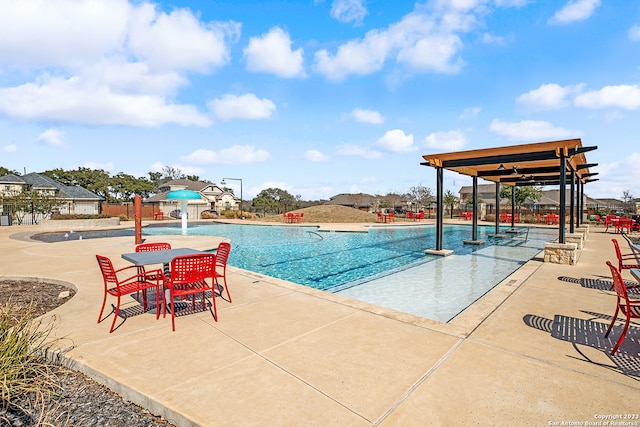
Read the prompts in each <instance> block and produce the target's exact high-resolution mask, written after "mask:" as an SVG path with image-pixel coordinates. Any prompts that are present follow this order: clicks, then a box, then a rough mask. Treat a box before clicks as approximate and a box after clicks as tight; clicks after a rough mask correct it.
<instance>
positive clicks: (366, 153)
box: [336, 144, 382, 159]
mask: <svg viewBox="0 0 640 427" xmlns="http://www.w3.org/2000/svg"><path fill="white" fill-rule="evenodd" d="M336 154H337V155H339V156H358V157H364V158H365V159H377V158H379V157H381V156H382V153H381V152H379V151H376V150H373V149H371V148H367V147H362V146H360V145H352V144H347V145H342V146H340V147H338V150H337V151H336Z"/></svg>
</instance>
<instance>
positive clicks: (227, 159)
mask: <svg viewBox="0 0 640 427" xmlns="http://www.w3.org/2000/svg"><path fill="white" fill-rule="evenodd" d="M270 157H271V155H270V154H269V152H267V151H265V150H256V148H255V147H253V146H249V145H234V146H232V147H229V148H224V149H222V150H220V151H217V152H216V151H211V150H205V149H199V150H196V151H194V152H193V153H191V154H189V155H188V156H184V157H181V158H180V160H182V161H183V162H186V163H189V164H195V165H211V164H218V163H222V164H242V163H259V162H264V161H266V160H268V159H269V158H270Z"/></svg>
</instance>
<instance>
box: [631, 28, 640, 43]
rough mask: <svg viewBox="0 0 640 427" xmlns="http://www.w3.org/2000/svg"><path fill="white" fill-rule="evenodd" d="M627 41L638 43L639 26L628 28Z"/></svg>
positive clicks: (639, 38)
mask: <svg viewBox="0 0 640 427" xmlns="http://www.w3.org/2000/svg"><path fill="white" fill-rule="evenodd" d="M629 39H630V40H631V41H634V42H637V41H640V25H634V26H633V27H631V28H629Z"/></svg>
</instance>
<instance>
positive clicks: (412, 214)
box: [405, 211, 416, 221]
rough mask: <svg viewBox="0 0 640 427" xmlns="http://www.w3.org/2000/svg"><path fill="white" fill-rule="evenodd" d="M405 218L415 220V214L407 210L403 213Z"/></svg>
mask: <svg viewBox="0 0 640 427" xmlns="http://www.w3.org/2000/svg"><path fill="white" fill-rule="evenodd" d="M405 219H412V220H414V221H415V220H416V216H415V215H414V213H413V212H411V211H409V212H407V214H406V215H405Z"/></svg>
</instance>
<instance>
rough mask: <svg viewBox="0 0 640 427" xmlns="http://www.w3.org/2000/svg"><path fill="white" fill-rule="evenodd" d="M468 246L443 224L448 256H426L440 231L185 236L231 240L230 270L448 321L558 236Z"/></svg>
mask: <svg viewBox="0 0 640 427" xmlns="http://www.w3.org/2000/svg"><path fill="white" fill-rule="evenodd" d="M494 231H495V228H494V227H478V239H479V240H486V244H485V245H465V244H463V242H462V241H463V240H465V239H469V238H470V234H471V229H470V227H469V226H464V225H445V226H444V232H443V247H444V248H447V249H453V250H454V254H453V255H450V256H448V257H440V256H434V255H425V254H424V252H423V251H424V250H425V249H428V248H432V247H433V246H434V245H435V227H434V226H433V225H424V226H408V227H407V226H404V227H371V228H370V229H369V232H368V233H355V232H353V233H352V232H318V230H317V228H316V227H282V226H259V225H235V224H219V225H203V226H199V225H195V226H191V227H190V228H189V229H188V230H187V231H186V232H187V234H188V235H200V236H221V237H226V238H228V239H230V240H231V244H232V251H231V255H230V257H229V264H230V265H233V266H236V267H240V268H243V269H246V270H250V271H255V272H257V273H261V274H264V275H268V276H272V277H277V278H280V279H284V280H287V281H290V282H294V283H298V284H301V285H305V286H309V287H312V288H316V289H321V290H325V291H328V292H334V293H337V294H340V295H345V296H348V297H350V298H354V299H357V300H361V301H365V302H369V303H372V304H376V305H380V306H383V307H388V308H392V309H395V310H399V311H403V312H406V313H410V314H415V315H418V316H422V317H427V318H430V319H434V320H439V321H442V322H448V321H449V320H451V319H452V318H453V317H455V316H456V315H457V314H458V313H460V312H461V311H462V310H464V309H465V308H466V307H468V306H469V305H470V304H472V303H473V302H474V301H475V300H477V299H478V298H479V297H480V296H482V295H484V294H485V293H486V292H488V291H489V290H490V289H492V288H493V287H494V286H495V285H496V284H497V283H499V282H500V281H502V280H503V279H504V278H506V277H507V276H509V275H510V274H511V273H513V272H514V271H515V270H517V269H518V268H519V267H520V266H521V265H523V264H524V263H525V262H527V261H528V260H530V259H531V258H532V257H534V256H535V255H536V254H537V253H539V252H540V251H541V250H542V249H543V248H544V242H545V241H549V240H554V238H555V231H554V230H548V229H536V228H531V229H530V231H529V232H528V233H527V236H526V240H525V239H524V238H523V237H522V236H521V237H519V238H517V239H494V238H491V237H489V234H491V233H493V232H494ZM143 234H145V235H158V236H159V235H172V234H183V231H182V230H181V229H180V228H178V227H147V228H145V229H144V231H143Z"/></svg>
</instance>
